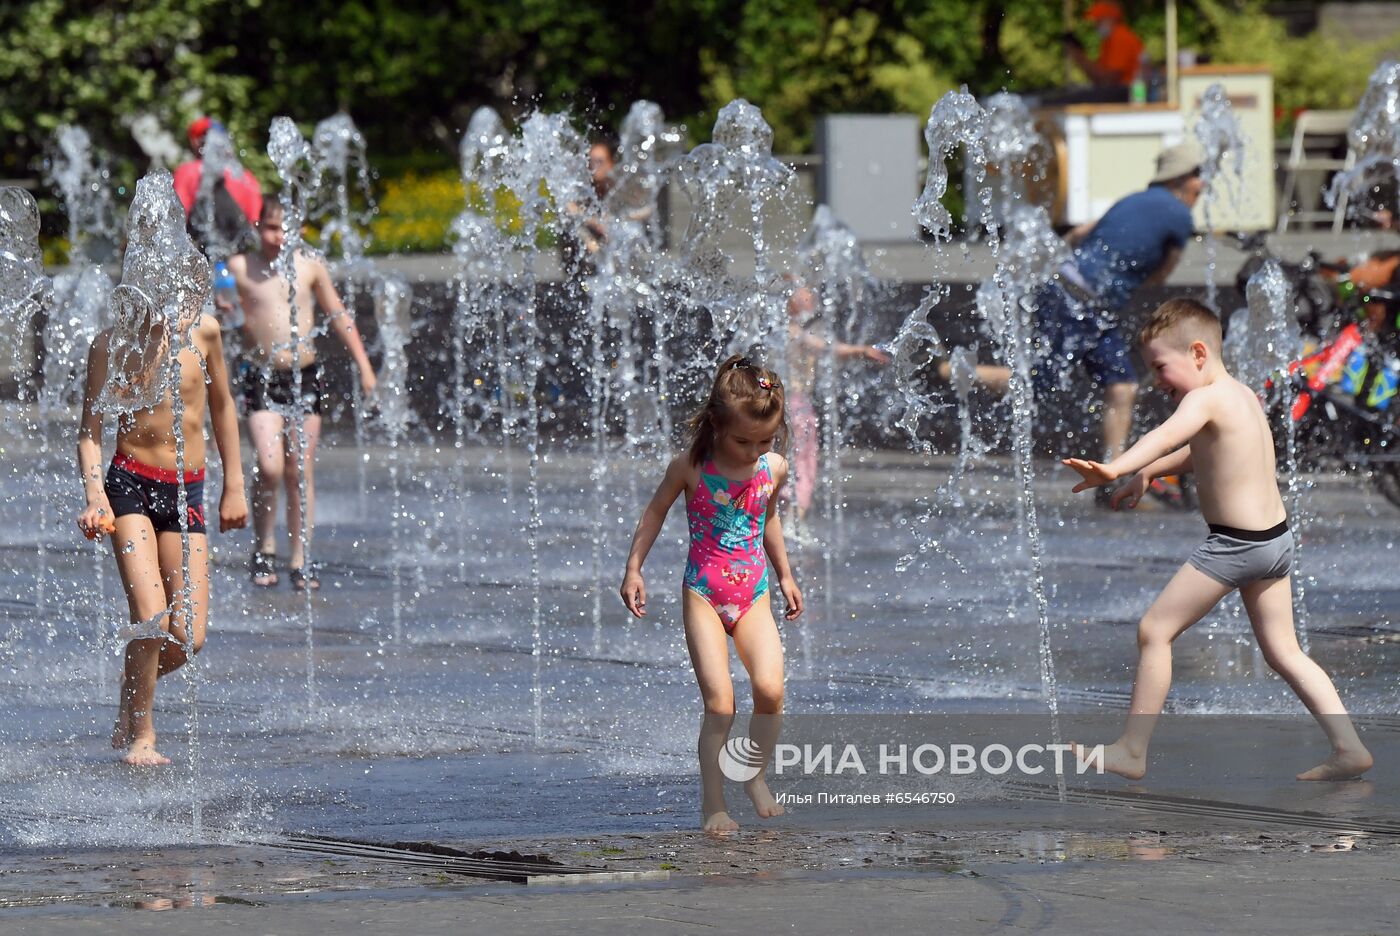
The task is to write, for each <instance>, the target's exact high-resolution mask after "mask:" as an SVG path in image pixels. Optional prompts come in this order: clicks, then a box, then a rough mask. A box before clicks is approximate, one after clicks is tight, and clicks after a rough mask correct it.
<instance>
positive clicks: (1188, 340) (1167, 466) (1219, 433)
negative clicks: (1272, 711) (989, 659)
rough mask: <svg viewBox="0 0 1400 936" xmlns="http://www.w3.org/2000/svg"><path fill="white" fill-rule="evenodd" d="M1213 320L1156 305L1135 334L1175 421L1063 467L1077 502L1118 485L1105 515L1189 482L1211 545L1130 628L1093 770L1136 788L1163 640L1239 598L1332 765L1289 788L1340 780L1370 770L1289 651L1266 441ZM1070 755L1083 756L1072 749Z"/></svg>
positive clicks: (1200, 310)
mask: <svg viewBox="0 0 1400 936" xmlns="http://www.w3.org/2000/svg"><path fill="white" fill-rule="evenodd" d="M1220 339H1221V335H1220V321H1219V320H1218V319H1217V318H1216V317H1215V315H1214V313H1212V312H1211V311H1210V310H1209V309H1207V308H1206V307H1205V306H1203V305H1201V304H1200V303H1198V302H1195V301H1194V300H1191V299H1173V300H1171V301H1170V302H1167V303H1164V304H1163V305H1161V306H1159V307H1158V308H1157V310H1156V311H1155V312H1153V313H1152V316H1151V318H1149V319H1148V321H1147V324H1146V325H1145V326H1144V327H1143V329H1142V333H1141V334H1140V335H1139V341H1140V342H1141V344H1142V354H1143V358H1144V359H1145V360H1146V362H1147V365H1148V367H1149V368H1151V370H1152V372H1153V374H1155V375H1156V380H1157V385H1158V386H1159V387H1160V388H1162V389H1164V390H1166V391H1167V392H1168V393H1170V394H1171V396H1172V399H1173V400H1175V401H1176V404H1177V407H1176V412H1175V413H1173V414H1172V416H1171V418H1170V419H1168V420H1167V421H1166V422H1164V423H1162V424H1161V425H1160V426H1158V427H1157V428H1156V429H1153V430H1152V431H1151V432H1149V433H1147V434H1146V435H1144V436H1143V437H1142V438H1141V439H1140V440H1138V443H1137V444H1136V445H1134V446H1133V447H1131V448H1130V449H1128V450H1127V451H1126V452H1124V453H1123V454H1122V455H1120V456H1118V457H1117V458H1115V459H1113V460H1112V461H1110V462H1109V463H1108V464H1101V463H1099V462H1094V461H1086V460H1084V459H1081V458H1067V459H1065V461H1064V463H1065V464H1066V465H1069V466H1070V467H1071V468H1073V469H1074V470H1075V471H1077V472H1079V474H1080V476H1081V478H1082V480H1081V481H1080V482H1079V483H1078V484H1077V485H1075V488H1074V490H1075V491H1076V492H1079V491H1085V490H1088V489H1089V488H1095V487H1101V486H1104V485H1108V484H1112V483H1113V482H1115V481H1117V480H1118V479H1120V478H1126V479H1127V481H1126V482H1125V483H1124V484H1123V485H1122V486H1120V487H1119V488H1118V489H1117V490H1116V491H1114V493H1113V497H1112V500H1111V503H1112V506H1113V507H1114V509H1117V508H1118V507H1119V506H1120V505H1126V506H1128V507H1136V506H1137V503H1138V501H1139V500H1141V498H1142V496H1143V495H1144V494H1145V493H1146V492H1147V486H1148V485H1149V484H1150V483H1151V482H1152V479H1153V478H1158V477H1161V476H1163V475H1172V474H1179V473H1182V472H1187V471H1194V472H1195V474H1196V486H1197V491H1198V495H1199V499H1200V504H1201V514H1202V515H1203V516H1204V518H1205V520H1206V522H1207V523H1208V524H1209V526H1210V535H1209V536H1208V537H1207V538H1206V541H1205V542H1204V543H1203V544H1202V545H1201V546H1200V547H1199V548H1197V549H1196V551H1195V552H1193V553H1192V554H1191V556H1190V558H1188V559H1187V562H1186V564H1185V565H1183V566H1182V567H1181V570H1180V571H1178V572H1177V573H1176V576H1175V577H1174V578H1172V580H1171V581H1170V582H1169V583H1167V587H1166V588H1165V589H1164V590H1163V591H1162V594H1161V595H1159V596H1158V597H1157V600H1156V601H1155V602H1153V604H1152V607H1150V608H1148V609H1147V613H1146V614H1145V615H1143V618H1142V621H1141V622H1140V623H1139V624H1138V669H1137V678H1136V680H1135V681H1134V683H1133V699H1132V707H1131V709H1130V710H1129V713H1128V720H1127V724H1126V725H1125V726H1124V729H1123V734H1122V735H1121V736H1120V737H1119V739H1118V740H1117V741H1115V742H1114V743H1113V744H1110V745H1107V746H1106V747H1105V748H1104V764H1103V766H1104V769H1106V770H1110V771H1112V772H1113V773H1116V774H1120V775H1122V776H1124V777H1127V778H1129V779H1132V780H1137V779H1139V778H1141V777H1142V776H1143V774H1144V773H1146V771H1147V746H1148V742H1149V741H1150V740H1151V738H1152V729H1153V727H1154V726H1155V724H1156V720H1157V716H1158V715H1159V714H1160V713H1161V711H1162V705H1163V704H1164V703H1165V702H1166V698H1167V689H1168V688H1169V687H1170V686H1171V676H1172V650H1171V647H1172V641H1174V640H1175V639H1176V638H1177V637H1178V636H1179V635H1181V634H1182V633H1183V632H1184V631H1185V630H1186V629H1187V628H1188V627H1190V626H1191V625H1192V624H1195V623H1196V622H1197V621H1199V620H1200V619H1201V618H1202V617H1204V616H1205V615H1206V613H1207V612H1209V611H1210V609H1211V608H1213V607H1215V605H1216V603H1217V602H1219V601H1220V599H1222V598H1224V597H1225V596H1226V595H1228V594H1229V593H1230V592H1232V591H1234V590H1236V589H1239V592H1240V597H1241V599H1243V601H1244V607H1245V610H1246V611H1247V612H1248V613H1249V620H1250V623H1251V624H1252V625H1253V627H1254V634H1255V637H1256V638H1257V639H1258V640H1259V646H1260V648H1261V649H1262V650H1263V651H1264V659H1265V660H1267V661H1268V663H1269V665H1270V666H1271V667H1273V669H1274V670H1275V672H1277V673H1278V674H1279V675H1280V676H1282V677H1283V678H1284V679H1285V680H1286V681H1287V682H1288V685H1289V686H1291V687H1292V688H1293V691H1294V692H1296V693H1297V694H1298V698H1299V699H1301V700H1302V701H1303V704H1304V705H1306V706H1307V707H1308V711H1310V712H1312V714H1313V716H1314V717H1315V718H1316V719H1317V720H1318V724H1320V725H1321V726H1322V730H1323V731H1324V732H1325V733H1326V734H1327V740H1328V741H1329V742H1330V743H1331V745H1332V754H1331V756H1329V757H1328V758H1327V759H1326V760H1325V761H1323V762H1322V763H1321V764H1319V765H1317V766H1316V767H1314V768H1312V769H1311V770H1307V771H1305V772H1303V773H1300V774H1298V779H1299V780H1345V779H1349V778H1352V777H1356V776H1358V775H1360V774H1362V773H1364V772H1365V771H1367V770H1368V769H1370V767H1371V754H1370V752H1369V751H1367V750H1366V747H1365V745H1363V744H1362V743H1361V739H1360V738H1358V737H1357V735H1356V729H1355V728H1353V727H1352V724H1351V719H1350V718H1349V717H1348V716H1347V714H1346V709H1345V708H1344V707H1343V706H1342V700H1341V699H1340V698H1339V697H1338V696H1337V690H1336V687H1335V686H1333V685H1332V680H1331V678H1330V677H1328V675H1327V674H1326V673H1325V672H1324V671H1323V670H1322V668H1321V667H1320V666H1318V665H1317V664H1316V663H1314V662H1313V661H1312V660H1310V659H1309V658H1308V657H1307V655H1306V654H1304V653H1303V651H1302V649H1301V648H1300V647H1299V646H1298V639H1297V635H1296V634H1295V633H1294V629H1293V590H1292V586H1291V583H1290V581H1289V575H1288V573H1289V569H1290V567H1291V565H1292V558H1293V534H1292V533H1291V532H1290V531H1289V529H1288V522H1287V520H1286V518H1285V516H1284V509H1283V498H1282V497H1281V496H1280V495H1279V490H1278V482H1277V480H1276V478H1275V468H1274V440H1273V435H1272V433H1271V432H1270V431H1269V422H1268V419H1267V418H1266V417H1265V414H1264V408H1263V407H1262V406H1261V405H1260V403H1259V398H1258V397H1257V396H1255V394H1254V391H1253V390H1251V389H1250V388H1249V387H1246V386H1245V385H1244V384H1242V383H1240V382H1239V381H1238V380H1235V378H1233V377H1231V376H1230V375H1229V373H1227V372H1226V370H1225V365H1224V363H1223V362H1222V361H1221V357H1220ZM1077 750H1079V751H1080V756H1081V757H1084V756H1086V755H1085V754H1084V753H1083V750H1084V749H1082V748H1078V749H1077Z"/></svg>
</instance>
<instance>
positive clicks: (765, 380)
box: [758, 377, 773, 390]
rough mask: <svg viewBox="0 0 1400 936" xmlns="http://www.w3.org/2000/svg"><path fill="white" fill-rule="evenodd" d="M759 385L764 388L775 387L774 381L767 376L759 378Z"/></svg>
mask: <svg viewBox="0 0 1400 936" xmlns="http://www.w3.org/2000/svg"><path fill="white" fill-rule="evenodd" d="M758 385H759V386H760V387H762V388H763V389H764V390H772V389H773V381H771V380H769V379H768V378H767V377H760V378H758Z"/></svg>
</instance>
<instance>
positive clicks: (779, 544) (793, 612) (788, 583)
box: [763, 460, 802, 621]
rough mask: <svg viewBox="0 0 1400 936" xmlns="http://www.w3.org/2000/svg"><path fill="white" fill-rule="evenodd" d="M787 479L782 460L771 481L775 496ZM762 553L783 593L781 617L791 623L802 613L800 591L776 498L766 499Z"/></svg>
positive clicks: (785, 465)
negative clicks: (789, 558) (766, 513)
mask: <svg viewBox="0 0 1400 936" xmlns="http://www.w3.org/2000/svg"><path fill="white" fill-rule="evenodd" d="M787 477H788V468H787V462H786V460H784V462H783V467H782V469H781V470H780V471H779V472H778V476H777V477H776V478H774V479H773V493H774V494H775V495H776V494H777V492H778V491H781V490H782V489H783V486H784V485H786V484H787ZM763 551H764V552H766V553H768V563H769V564H770V565H771V566H772V567H773V572H774V574H776V575H777V577H778V590H779V591H781V592H782V593H783V601H784V602H785V603H786V604H787V610H786V611H785V612H783V617H784V619H786V620H789V621H791V620H793V619H795V618H796V617H797V616H798V615H800V614H801V613H802V590H801V589H799V588H798V587H797V579H795V578H793V577H792V567H791V566H790V565H789V564H788V554H787V543H786V542H784V540H783V518H782V517H781V516H780V515H779V514H778V498H777V497H776V496H774V497H770V498H769V499H768V515H767V516H766V517H765V518H764V526H763Z"/></svg>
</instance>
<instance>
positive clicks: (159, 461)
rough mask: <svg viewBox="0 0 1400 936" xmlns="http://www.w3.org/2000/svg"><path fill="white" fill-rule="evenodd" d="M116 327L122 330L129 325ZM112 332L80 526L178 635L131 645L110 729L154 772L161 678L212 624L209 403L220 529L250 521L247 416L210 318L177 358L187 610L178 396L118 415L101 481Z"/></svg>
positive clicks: (92, 401) (91, 380)
mask: <svg viewBox="0 0 1400 936" xmlns="http://www.w3.org/2000/svg"><path fill="white" fill-rule="evenodd" d="M133 210H135V209H133ZM206 269H207V268H206ZM206 275H207V273H206ZM130 311H131V310H130V309H127V310H125V311H124V313H122V314H129V313H130ZM117 324H118V327H121V326H122V325H123V323H122V322H120V321H118V323H117ZM112 333H113V329H111V328H109V329H107V330H105V331H103V332H101V333H100V334H98V336H97V337H96V338H95V339H93V342H92V347H91V349H90V350H89V351H88V368H87V388H86V391H85V393H84V396H83V419H82V424H81V426H80V428H79V433H78V469H79V471H80V473H81V475H82V479H83V491H84V493H85V495H86V497H87V505H86V506H85V507H84V508H83V512H82V514H81V515H79V517H78V526H79V527H80V528H81V529H82V531H83V532H84V533H85V534H87V535H88V537H89V538H96V537H98V536H102V535H103V534H111V536H112V549H113V552H114V553H115V554H116V557H117V568H118V570H120V572H121V578H122V585H123V586H124V587H125V590H126V600H127V604H128V606H129V610H130V612H131V622H132V624H133V625H135V626H136V627H137V628H139V629H140V630H142V631H145V632H146V633H151V632H153V631H155V630H161V631H164V632H165V633H166V634H167V635H169V636H166V637H150V636H147V637H139V638H137V639H134V640H132V641H130V642H129V643H128V644H127V645H126V668H125V672H124V675H123V679H122V688H121V699H120V704H119V706H118V714H117V724H116V728H115V729H114V730H113V732H112V746H113V747H115V748H125V749H126V753H125V755H124V757H123V758H122V759H123V760H125V761H126V762H127V763H128V764H133V765H138V766H155V765H160V764H168V763H170V760H169V758H167V757H165V756H164V755H162V754H161V753H160V752H159V751H157V750H156V732H155V725H154V723H153V721H152V716H151V708H152V706H153V704H154V702H155V693H156V679H157V678H158V677H161V676H165V675H167V674H168V673H171V672H173V671H175V670H177V669H179V668H180V667H181V666H183V665H184V664H185V663H186V662H187V661H188V657H187V655H186V648H187V647H188V648H189V650H190V651H191V652H193V653H198V652H199V650H200V648H201V647H203V646H204V632H205V625H206V623H207V622H208V620H209V548H208V547H209V538H208V535H207V533H206V532H205V526H204V458H205V452H204V407H205V404H206V402H207V404H208V407H209V421H210V423H211V424H212V426H213V429H214V441H215V443H216V444H217V445H218V447H219V459H220V461H221V462H223V468H224V489H223V494H222V496H221V497H220V499H219V532H221V533H222V532H225V531H228V530H234V529H239V528H241V527H243V525H244V524H246V523H247V522H248V502H247V500H246V498H245V496H244V494H243V462H242V460H241V458H240V456H239V452H238V412H237V410H236V408H235V407H234V404H233V397H232V396H231V395H230V393H229V387H228V375H227V373H226V371H225V369H224V352H223V344H222V341H221V339H220V336H219V323H218V322H216V321H215V320H214V319H213V318H211V317H209V316H207V315H206V316H201V317H200V318H199V319H198V320H197V321H196V323H195V325H194V327H193V329H191V331H190V335H189V338H190V344H189V345H188V346H186V347H185V348H183V349H181V351H180V353H179V357H178V358H177V360H178V363H179V386H180V398H181V401H182V403H183V405H184V413H183V418H182V421H181V424H182V428H183V430H184V438H185V464H184V468H185V477H184V487H185V498H186V503H185V523H184V529H186V530H187V531H188V533H189V546H190V552H189V570H190V590H189V593H190V596H191V599H192V600H191V604H192V607H190V608H186V607H184V594H185V588H184V576H183V571H182V566H183V564H184V563H183V559H182V552H183V544H182V543H181V539H180V533H181V522H180V521H181V518H180V515H179V493H180V491H179V489H180V483H179V478H180V476H179V475H178V474H177V473H176V472H177V465H176V461H175V452H176V450H175V432H174V426H175V416H174V408H173V406H172V400H171V394H170V392H169V391H168V390H167V391H166V392H165V393H164V395H163V398H162V399H161V401H160V402H159V403H158V404H156V406H155V407H154V408H152V409H138V410H136V412H135V413H134V414H132V415H130V416H125V415H124V416H121V417H119V418H118V423H117V450H116V454H115V455H114V456H113V458H112V464H111V466H110V467H109V468H108V469H107V476H106V480H105V482H104V480H103V476H102V469H101V463H102V413H101V412H100V411H99V410H98V400H99V397H100V396H101V394H102V389H103V387H104V386H105V385H106V384H107V376H108V360H109V354H108V352H109V345H110V342H111V341H112ZM156 333H157V334H159V332H158V331H157V332H156ZM119 357H120V356H119ZM206 375H207V376H206Z"/></svg>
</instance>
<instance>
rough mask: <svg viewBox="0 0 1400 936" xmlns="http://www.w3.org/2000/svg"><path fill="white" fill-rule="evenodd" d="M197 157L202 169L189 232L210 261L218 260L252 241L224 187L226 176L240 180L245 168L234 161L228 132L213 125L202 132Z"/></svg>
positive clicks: (218, 261) (192, 207) (247, 227)
mask: <svg viewBox="0 0 1400 936" xmlns="http://www.w3.org/2000/svg"><path fill="white" fill-rule="evenodd" d="M200 160H201V161H202V163H203V168H202V171H201V172H200V175H199V188H198V189H197V190H196V192H195V197H194V204H193V205H191V206H190V216H189V226H190V231H191V232H192V233H193V235H194V237H195V240H196V241H197V242H198V243H199V245H200V246H201V247H202V248H203V249H204V251H205V252H206V254H207V255H208V257H209V259H210V261H212V262H214V263H221V262H223V261H224V260H227V259H228V258H229V257H230V256H232V255H233V254H235V253H237V252H238V251H239V250H242V249H244V248H245V247H248V246H251V245H252V243H253V229H252V227H250V226H249V223H248V219H247V218H245V217H244V216H243V213H242V210H241V209H239V208H238V207H237V206H236V205H229V204H227V202H228V201H229V200H230V196H229V194H228V192H227V191H225V189H224V185H225V184H226V183H227V181H228V180H229V179H240V178H242V177H243V176H244V175H245V174H246V173H247V170H246V169H244V168H243V164H242V163H240V162H239V161H238V154H237V153H236V151H235V150H234V148H233V141H232V140H231V139H229V135H228V132H227V131H226V130H224V129H223V128H222V127H220V126H218V125H217V124H216V125H214V126H212V127H210V128H209V130H208V132H207V133H205V135H204V147H203V149H202V150H201V151H200Z"/></svg>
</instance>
